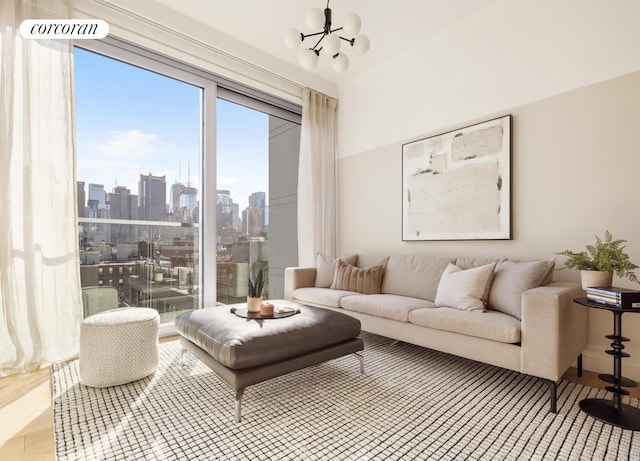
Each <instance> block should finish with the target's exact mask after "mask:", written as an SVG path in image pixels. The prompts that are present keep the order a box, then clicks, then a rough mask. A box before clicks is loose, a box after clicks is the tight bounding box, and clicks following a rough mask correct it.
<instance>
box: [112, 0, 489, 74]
mask: <svg viewBox="0 0 640 461" xmlns="http://www.w3.org/2000/svg"><path fill="white" fill-rule="evenodd" d="M496 1H497V0H395V1H393V2H391V1H383V0H330V4H329V6H330V8H331V9H332V13H333V24H334V26H341V25H342V18H343V17H344V16H345V15H346V14H348V13H356V14H358V15H359V16H360V18H361V19H362V30H361V33H362V34H365V35H367V36H368V37H369V39H370V41H371V48H370V50H369V52H368V53H367V54H365V55H357V54H355V53H354V52H353V50H351V49H349V50H347V52H346V53H347V56H348V58H349V60H350V66H349V69H348V70H347V71H346V72H343V73H337V72H335V71H333V70H332V69H331V67H330V64H329V59H328V58H327V57H326V56H323V55H321V57H320V62H319V64H318V67H317V68H316V69H315V70H314V71H312V72H313V73H314V74H316V75H317V76H319V77H321V78H324V79H326V80H328V81H331V82H334V83H338V82H340V81H341V80H342V79H345V78H349V76H350V75H354V74H356V73H359V72H361V71H363V70H364V69H366V68H368V67H371V66H373V65H375V64H377V63H379V62H382V61H384V60H387V59H389V58H391V57H393V56H394V55H396V54H398V53H401V52H403V51H404V50H406V49H407V48H409V47H411V46H413V45H415V44H417V43H420V42H423V41H425V40H427V39H428V38H429V37H432V36H434V35H436V34H438V33H439V32H441V31H442V30H444V29H447V28H448V27H451V26H452V25H453V24H455V23H457V22H459V21H462V20H464V19H465V18H466V17H468V16H471V15H473V14H474V13H476V12H478V11H479V10H482V9H483V8H486V7H487V6H489V5H490V4H492V3H494V2H496ZM117 3H119V1H118V2H117ZM148 3H151V4H153V3H156V4H160V5H162V6H164V7H166V8H169V9H171V10H174V11H176V12H177V13H180V14H181V15H184V16H186V17H188V18H190V19H193V20H196V21H198V22H201V23H204V24H205V25H207V26H210V27H212V28H214V29H216V30H217V31H219V32H222V33H223V34H225V35H228V36H230V37H232V38H234V39H236V40H238V41H240V42H243V43H245V44H246V45H249V46H251V47H254V48H257V49H259V50H261V51H262V52H264V53H266V54H268V55H271V56H273V57H275V58H277V59H279V60H282V61H285V62H288V63H290V64H292V65H294V66H299V65H298V60H297V52H296V50H290V49H288V48H287V47H286V46H285V44H284V34H285V32H286V31H287V30H288V29H290V28H292V27H293V28H296V29H298V30H300V31H301V32H303V33H311V32H316V31H311V30H309V29H308V27H307V26H306V24H305V16H306V14H307V11H308V10H309V9H311V8H320V9H324V8H325V7H326V2H325V0H269V1H266V0H234V1H230V0H180V1H177V2H176V1H175V0H148ZM308 42H309V39H307V40H306V41H305V42H304V44H305V45H306V44H307V43H308ZM310 46H311V45H310ZM347 46H348V45H347ZM343 49H344V48H343Z"/></svg>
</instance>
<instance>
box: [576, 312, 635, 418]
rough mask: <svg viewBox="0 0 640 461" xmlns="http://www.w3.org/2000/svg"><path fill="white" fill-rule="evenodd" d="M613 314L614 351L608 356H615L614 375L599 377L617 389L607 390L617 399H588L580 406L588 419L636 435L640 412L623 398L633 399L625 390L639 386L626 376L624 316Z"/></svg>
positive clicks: (611, 350)
mask: <svg viewBox="0 0 640 461" xmlns="http://www.w3.org/2000/svg"><path fill="white" fill-rule="evenodd" d="M612 312H613V334H612V335H607V336H606V338H607V339H611V340H612V341H613V342H612V343H611V349H609V350H606V351H605V352H606V353H607V354H609V355H612V356H613V374H612V375H610V374H601V375H598V377H599V378H600V379H601V380H603V381H605V382H607V383H610V384H613V386H607V387H606V388H605V389H606V390H608V391H609V392H611V393H613V399H612V400H608V399H584V400H582V401H581V402H580V408H581V409H582V411H584V412H585V413H587V414H588V415H591V416H593V417H594V418H596V419H599V420H600V421H604V422H605V423H609V424H613V425H614V426H618V427H622V428H624V429H631V430H633V431H640V409H638V408H636V407H632V406H630V405H625V404H624V403H622V396H623V395H629V391H627V390H626V389H623V387H635V386H637V384H636V382H635V381H633V380H631V379H629V378H625V377H623V376H622V359H623V358H626V357H630V355H629V354H627V353H626V352H623V349H624V345H623V344H622V343H623V342H625V341H629V338H625V337H624V336H622V314H623V313H622V312H621V311H612Z"/></svg>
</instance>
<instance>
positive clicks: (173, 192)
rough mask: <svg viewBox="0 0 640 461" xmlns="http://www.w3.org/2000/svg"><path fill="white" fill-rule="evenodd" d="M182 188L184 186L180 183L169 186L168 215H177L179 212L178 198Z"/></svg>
mask: <svg viewBox="0 0 640 461" xmlns="http://www.w3.org/2000/svg"><path fill="white" fill-rule="evenodd" d="M184 188H185V185H184V184H182V183H181V182H175V183H173V184H171V189H169V213H171V214H178V213H179V212H180V196H181V195H182V191H183V190H184Z"/></svg>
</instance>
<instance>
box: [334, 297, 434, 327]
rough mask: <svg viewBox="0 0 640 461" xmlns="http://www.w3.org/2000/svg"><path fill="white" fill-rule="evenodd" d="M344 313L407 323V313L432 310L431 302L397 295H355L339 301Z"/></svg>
mask: <svg viewBox="0 0 640 461" xmlns="http://www.w3.org/2000/svg"><path fill="white" fill-rule="evenodd" d="M340 306H341V307H342V308H343V309H344V310H346V311H353V312H360V313H362V314H369V315H375V316H376V317H382V318H385V319H391V320H397V321H399V322H408V321H409V313H410V312H411V311H413V310H415V309H424V308H434V309H435V305H434V304H433V302H432V301H427V300H424V299H417V298H409V297H407V296H397V295H385V294H380V295H355V296H347V297H343V298H342V299H340Z"/></svg>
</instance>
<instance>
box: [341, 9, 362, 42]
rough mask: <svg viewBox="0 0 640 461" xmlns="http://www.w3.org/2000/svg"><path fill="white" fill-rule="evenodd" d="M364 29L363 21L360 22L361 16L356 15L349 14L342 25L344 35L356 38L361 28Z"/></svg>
mask: <svg viewBox="0 0 640 461" xmlns="http://www.w3.org/2000/svg"><path fill="white" fill-rule="evenodd" d="M361 27H362V21H361V20H360V16H358V15H357V14H355V13H349V14H348V15H346V16H345V17H344V21H343V23H342V30H344V33H345V34H347V35H349V36H351V37H354V36H356V35H358V32H360V28H361Z"/></svg>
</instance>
